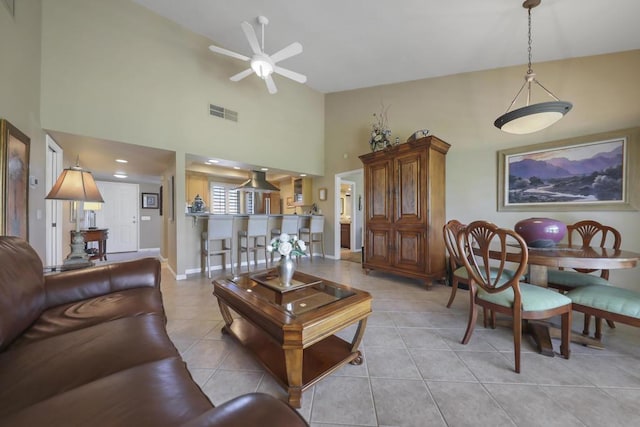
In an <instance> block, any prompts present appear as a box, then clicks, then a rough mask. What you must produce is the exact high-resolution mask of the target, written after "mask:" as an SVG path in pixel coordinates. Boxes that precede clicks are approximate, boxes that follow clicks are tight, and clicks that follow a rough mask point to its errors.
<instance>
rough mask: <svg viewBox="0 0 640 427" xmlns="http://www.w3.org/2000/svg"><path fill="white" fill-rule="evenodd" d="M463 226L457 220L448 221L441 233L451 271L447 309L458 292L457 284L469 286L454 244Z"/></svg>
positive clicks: (465, 271) (465, 269)
mask: <svg viewBox="0 0 640 427" xmlns="http://www.w3.org/2000/svg"><path fill="white" fill-rule="evenodd" d="M464 227H465V225H464V224H463V223H461V222H460V221H458V220H457V219H452V220H450V221H448V222H447V223H446V224H445V225H444V227H442V233H443V234H444V245H445V246H446V248H447V252H448V253H449V269H450V271H451V295H450V296H449V302H447V308H450V307H451V304H452V303H453V300H454V299H455V297H456V292H457V291H458V284H460V283H461V284H463V285H467V286H469V275H468V274H467V268H466V267H465V266H464V262H463V261H462V256H461V254H460V252H459V251H458V245H457V243H456V241H457V238H458V233H459V232H460V230H463V229H464Z"/></svg>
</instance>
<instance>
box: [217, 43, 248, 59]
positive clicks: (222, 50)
mask: <svg viewBox="0 0 640 427" xmlns="http://www.w3.org/2000/svg"><path fill="white" fill-rule="evenodd" d="M209 50H210V51H211V52H215V53H221V54H223V55H227V56H230V57H232V58H236V59H240V60H242V61H248V60H249V59H251V58H249V57H248V56H244V55H242V54H240V53H235V52H232V51H230V50H227V49H223V48H221V47H218V46H214V45H211V46H209Z"/></svg>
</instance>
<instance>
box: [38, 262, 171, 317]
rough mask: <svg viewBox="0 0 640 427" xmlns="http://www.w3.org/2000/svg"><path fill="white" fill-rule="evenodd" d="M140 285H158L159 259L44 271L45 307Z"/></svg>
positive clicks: (139, 286)
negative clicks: (56, 271) (60, 270)
mask: <svg viewBox="0 0 640 427" xmlns="http://www.w3.org/2000/svg"><path fill="white" fill-rule="evenodd" d="M141 287H150V288H156V289H160V261H158V260H157V259H156V258H142V259H137V260H133V261H125V262H119V263H115V264H107V265H101V266H98V267H93V268H88V269H82V270H71V271H65V272H64V273H62V274H52V275H47V276H45V286H44V288H45V292H46V297H47V299H46V306H47V307H55V306H57V305H62V304H66V303H69V302H73V301H79V300H83V299H88V298H93V297H97V296H100V295H106V294H109V293H112V292H118V291H123V290H126V289H131V288H141Z"/></svg>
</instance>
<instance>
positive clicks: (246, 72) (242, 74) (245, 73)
mask: <svg viewBox="0 0 640 427" xmlns="http://www.w3.org/2000/svg"><path fill="white" fill-rule="evenodd" d="M251 74H253V69H251V68H247V69H246V70H244V71H241V72H239V73H238V74H234V75H233V76H231V77H229V80H231V81H232V82H237V81H238V80H242V79H244V78H245V77H247V76H249V75H251Z"/></svg>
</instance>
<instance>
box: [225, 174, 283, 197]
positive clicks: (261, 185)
mask: <svg viewBox="0 0 640 427" xmlns="http://www.w3.org/2000/svg"><path fill="white" fill-rule="evenodd" d="M234 190H240V191H246V192H253V193H271V192H272V191H280V189H279V188H278V187H276V186H275V185H273V184H271V183H269V182H267V178H266V174H265V173H264V172H262V171H251V178H249V179H248V180H246V181H245V182H243V183H242V184H241V185H240V186H238V187H236V188H234Z"/></svg>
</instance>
